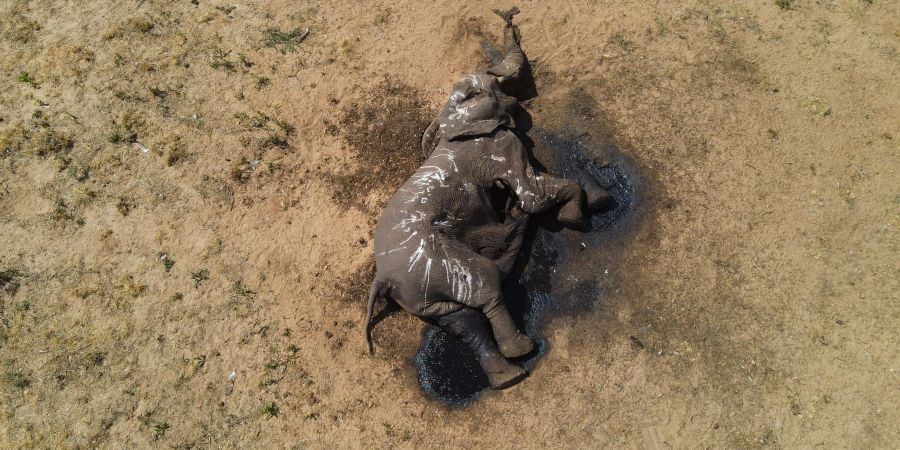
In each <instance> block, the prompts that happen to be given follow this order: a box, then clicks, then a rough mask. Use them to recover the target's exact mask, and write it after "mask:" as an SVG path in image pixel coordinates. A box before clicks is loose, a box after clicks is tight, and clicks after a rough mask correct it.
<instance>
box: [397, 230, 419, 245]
mask: <svg viewBox="0 0 900 450" xmlns="http://www.w3.org/2000/svg"><path fill="white" fill-rule="evenodd" d="M417 234H419V232H418V231H413V232H412V233H410V234H409V237H407V238H406V239H404V240H403V242H401V243H400V245H403V244H405V243H407V242H409V240H410V239H412V238H413V236H415V235H417Z"/></svg>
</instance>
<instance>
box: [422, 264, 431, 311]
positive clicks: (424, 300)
mask: <svg viewBox="0 0 900 450" xmlns="http://www.w3.org/2000/svg"><path fill="white" fill-rule="evenodd" d="M424 278H425V295H424V296H423V297H422V303H423V308H425V307H427V306H428V284H429V282H430V281H431V258H428V260H427V261H425V277H424Z"/></svg>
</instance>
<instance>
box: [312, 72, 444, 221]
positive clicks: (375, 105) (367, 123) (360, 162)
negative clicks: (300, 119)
mask: <svg viewBox="0 0 900 450" xmlns="http://www.w3.org/2000/svg"><path fill="white" fill-rule="evenodd" d="M434 115H435V114H434V112H433V111H431V110H430V108H428V107H427V106H426V103H425V101H423V100H422V95H421V94H420V93H419V92H418V91H417V90H416V89H415V88H413V87H411V86H409V85H406V84H404V83H402V82H399V81H397V80H391V79H388V80H385V81H383V82H382V83H381V84H379V85H378V86H377V87H376V88H375V89H374V90H373V91H372V92H370V93H368V95H366V96H365V97H364V98H363V99H361V100H359V101H357V102H354V103H351V104H350V105H348V106H347V107H345V108H344V110H343V111H342V113H341V116H340V118H339V120H338V123H337V124H335V123H331V122H326V123H325V126H326V130H327V131H328V132H329V133H331V134H334V135H338V134H339V135H340V136H341V137H342V138H343V140H344V141H345V142H346V143H347V145H348V147H349V149H350V151H351V153H352V154H353V157H354V159H355V160H356V166H355V167H353V168H348V169H349V170H347V171H344V172H340V173H332V174H330V175H328V179H329V181H330V182H331V184H332V187H333V190H332V197H333V198H334V200H335V201H337V202H338V203H340V204H343V205H347V206H353V207H356V208H359V209H361V210H364V211H368V210H369V208H368V207H367V206H366V204H365V201H366V198H367V196H368V195H369V194H370V193H372V192H373V191H379V192H385V193H388V192H390V193H392V192H394V191H395V190H396V189H397V188H399V187H400V185H402V184H403V182H404V181H406V180H407V178H409V177H410V176H411V175H412V174H413V172H415V171H416V169H417V168H418V167H419V165H420V164H421V163H422V161H423V158H422V151H421V140H422V132H423V131H424V130H425V128H427V127H428V124H429V123H430V122H431V119H432V118H433V116H434ZM378 209H379V208H375V210H378ZM370 212H372V211H370Z"/></svg>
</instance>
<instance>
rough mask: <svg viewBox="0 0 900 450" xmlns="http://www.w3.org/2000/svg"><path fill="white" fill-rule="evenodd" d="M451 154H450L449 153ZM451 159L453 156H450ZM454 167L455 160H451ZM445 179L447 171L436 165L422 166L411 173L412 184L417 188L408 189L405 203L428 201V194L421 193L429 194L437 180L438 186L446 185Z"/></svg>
mask: <svg viewBox="0 0 900 450" xmlns="http://www.w3.org/2000/svg"><path fill="white" fill-rule="evenodd" d="M451 156H452V154H451ZM451 161H453V158H451ZM453 166H454V168H455V167H456V162H455V161H453ZM446 179H447V172H446V171H445V170H444V169H443V168H440V167H438V166H422V167H420V168H419V170H417V171H416V173H415V174H413V177H412V185H413V186H414V187H416V188H418V190H417V191H412V190H408V191H407V192H410V194H411V195H410V197H409V198H408V199H407V200H406V203H414V202H418V203H428V196H427V195H423V194H430V193H431V191H433V190H434V188H435V186H434V183H435V182H437V184H438V186H440V187H448V185H447V183H445V182H444V180H446Z"/></svg>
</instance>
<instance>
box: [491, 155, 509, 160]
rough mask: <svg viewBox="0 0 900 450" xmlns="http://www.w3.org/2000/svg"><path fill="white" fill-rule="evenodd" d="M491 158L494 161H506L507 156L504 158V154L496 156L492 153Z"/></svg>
mask: <svg viewBox="0 0 900 450" xmlns="http://www.w3.org/2000/svg"><path fill="white" fill-rule="evenodd" d="M491 159H493V160H494V161H499V162H504V161H506V158H504V157H502V156H496V155H491Z"/></svg>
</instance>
